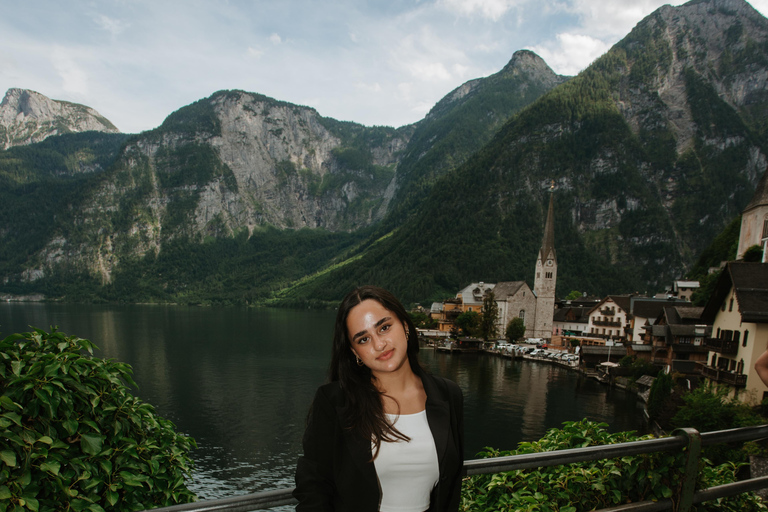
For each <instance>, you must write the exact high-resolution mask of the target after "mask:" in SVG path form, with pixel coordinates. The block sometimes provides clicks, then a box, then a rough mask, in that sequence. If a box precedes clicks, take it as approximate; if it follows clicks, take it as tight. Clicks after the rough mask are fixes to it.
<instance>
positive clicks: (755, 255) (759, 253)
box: [743, 245, 763, 263]
mask: <svg viewBox="0 0 768 512" xmlns="http://www.w3.org/2000/svg"><path fill="white" fill-rule="evenodd" d="M743 259H744V261H748V262H756V263H760V262H761V261H763V248H762V247H761V246H759V245H753V246H750V247H748V248H747V250H746V251H744V256H743Z"/></svg>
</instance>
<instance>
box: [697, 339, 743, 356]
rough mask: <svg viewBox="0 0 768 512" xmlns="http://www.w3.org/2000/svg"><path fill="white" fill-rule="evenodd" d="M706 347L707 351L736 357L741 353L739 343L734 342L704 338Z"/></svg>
mask: <svg viewBox="0 0 768 512" xmlns="http://www.w3.org/2000/svg"><path fill="white" fill-rule="evenodd" d="M704 345H705V346H706V348H707V350H711V351H712V352H717V353H718V354H729V355H735V354H736V352H738V351H739V342H738V341H732V340H721V339H720V338H704Z"/></svg>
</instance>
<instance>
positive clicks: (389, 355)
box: [376, 350, 395, 361]
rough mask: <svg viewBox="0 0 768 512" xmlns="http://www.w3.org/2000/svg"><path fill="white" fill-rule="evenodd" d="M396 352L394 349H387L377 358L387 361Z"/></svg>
mask: <svg viewBox="0 0 768 512" xmlns="http://www.w3.org/2000/svg"><path fill="white" fill-rule="evenodd" d="M394 353H395V351H394V350H387V351H386V352H384V353H383V354H381V355H380V356H379V357H377V358H376V359H377V360H379V361H386V360H387V359H389V358H390V357H392V354H394Z"/></svg>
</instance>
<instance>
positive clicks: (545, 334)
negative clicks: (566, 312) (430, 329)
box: [431, 190, 557, 340]
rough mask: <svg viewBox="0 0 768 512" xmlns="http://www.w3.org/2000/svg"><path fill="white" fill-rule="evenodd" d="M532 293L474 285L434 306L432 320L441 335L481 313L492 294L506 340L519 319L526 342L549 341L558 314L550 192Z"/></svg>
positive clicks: (519, 286)
mask: <svg viewBox="0 0 768 512" xmlns="http://www.w3.org/2000/svg"><path fill="white" fill-rule="evenodd" d="M535 276H536V277H535V278H534V282H533V290H531V288H530V287H529V286H528V283H526V282H525V281H504V282H500V283H495V284H494V283H485V282H482V281H481V282H479V283H472V284H470V285H468V286H467V287H465V288H463V289H462V290H460V291H459V292H458V293H457V294H456V298H454V299H449V300H446V301H444V302H442V303H440V302H437V303H435V304H433V305H432V310H431V316H432V318H435V319H436V320H438V323H439V329H440V330H441V331H449V330H450V328H451V326H452V325H453V320H454V319H455V318H456V316H457V315H458V314H461V313H464V312H466V311H476V312H478V313H480V310H481V308H482V306H483V298H484V297H485V295H486V294H488V293H490V292H493V295H494V297H495V299H496V305H497V306H498V307H499V318H498V324H497V326H498V332H499V337H504V332H505V331H506V329H507V325H508V324H509V322H510V321H511V320H512V319H513V318H515V317H520V318H522V319H523V322H524V324H525V336H526V338H541V339H542V340H550V339H551V338H552V332H553V317H554V313H555V285H556V283H557V254H556V252H555V219H554V197H553V192H552V191H551V190H550V195H549V209H548V211H547V221H546V223H545V225H544V237H543V240H542V243H541V249H539V255H538V258H537V259H536V274H535Z"/></svg>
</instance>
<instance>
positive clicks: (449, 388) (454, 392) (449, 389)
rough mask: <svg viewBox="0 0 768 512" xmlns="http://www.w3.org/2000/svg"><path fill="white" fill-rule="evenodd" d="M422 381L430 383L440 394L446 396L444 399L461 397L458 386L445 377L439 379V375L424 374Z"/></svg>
mask: <svg viewBox="0 0 768 512" xmlns="http://www.w3.org/2000/svg"><path fill="white" fill-rule="evenodd" d="M422 380H427V381H428V382H429V381H431V382H432V383H433V385H434V387H436V388H437V389H439V390H440V392H441V393H444V394H445V395H447V396H446V398H447V397H461V396H462V395H463V394H462V392H461V388H460V387H459V385H458V384H456V383H455V382H453V381H452V380H450V379H446V378H445V377H440V376H439V375H432V374H431V373H426V374H424V375H423V376H422Z"/></svg>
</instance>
